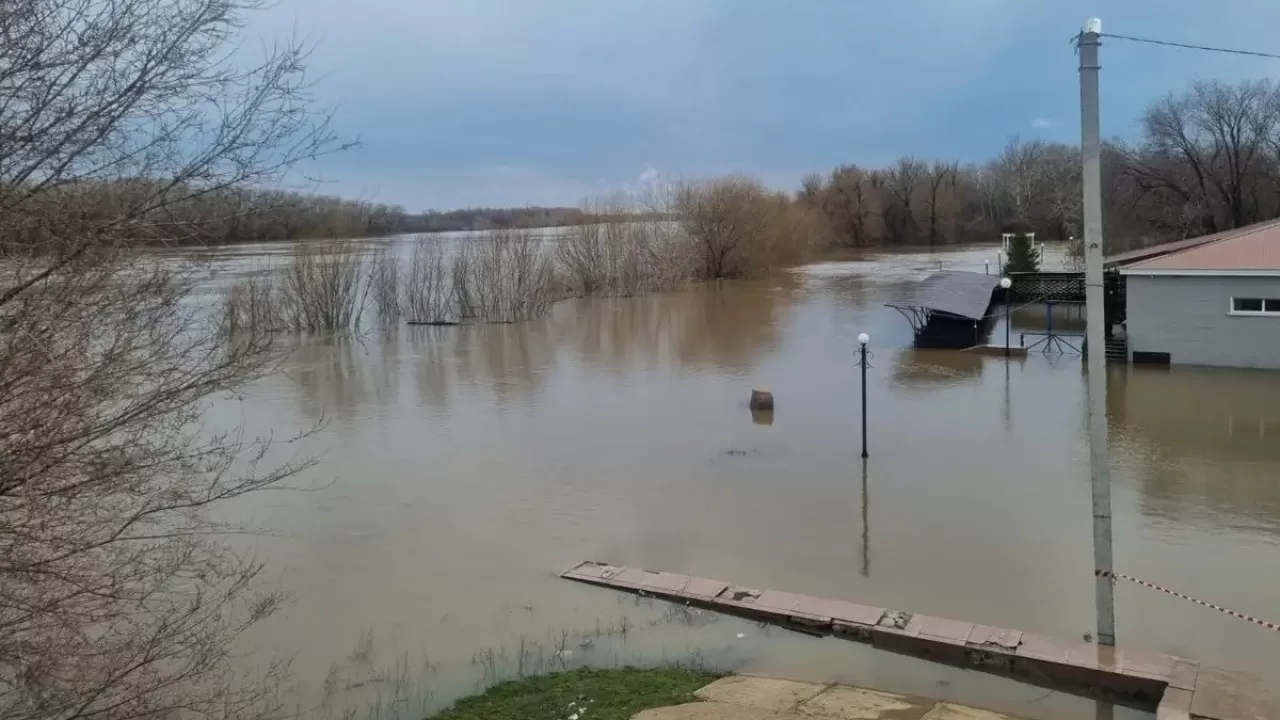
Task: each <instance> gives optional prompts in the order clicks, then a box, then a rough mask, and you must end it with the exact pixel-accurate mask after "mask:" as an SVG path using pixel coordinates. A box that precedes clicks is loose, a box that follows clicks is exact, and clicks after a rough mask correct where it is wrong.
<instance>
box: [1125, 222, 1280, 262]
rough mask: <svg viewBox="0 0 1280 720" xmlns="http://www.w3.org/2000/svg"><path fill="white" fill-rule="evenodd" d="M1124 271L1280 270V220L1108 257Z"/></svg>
mask: <svg viewBox="0 0 1280 720" xmlns="http://www.w3.org/2000/svg"><path fill="white" fill-rule="evenodd" d="M1107 264H1108V265H1112V266H1119V267H1120V268H1121V273H1123V274H1146V273H1165V274H1180V273H1195V274H1214V273H1222V274H1228V275H1229V274H1248V273H1266V274H1271V273H1277V274H1280V220H1270V221H1267V222H1262V223H1257V224H1255V225H1248V226H1246V227H1242V228H1236V229H1234V230H1227V231H1225V232H1220V233H1215V234H1213V235H1205V236H1203V237H1198V238H1192V239H1190V240H1179V241H1178V242H1172V243H1166V244H1164V245H1156V246H1154V247H1149V248H1144V249H1142V250H1133V251H1130V252H1127V253H1120V254H1119V255H1115V256H1112V257H1109V258H1107Z"/></svg>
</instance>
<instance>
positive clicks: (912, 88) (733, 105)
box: [253, 0, 1280, 210]
mask: <svg viewBox="0 0 1280 720" xmlns="http://www.w3.org/2000/svg"><path fill="white" fill-rule="evenodd" d="M1091 14H1094V15H1100V16H1101V17H1102V19H1103V25H1104V28H1103V29H1104V32H1113V33H1120V34H1128V35H1138V36H1150V37H1157V38H1163V39H1171V40H1179V41H1184V42H1191V43H1200V44H1212V45H1228V46H1232V47H1241V48H1248V49H1255V50H1263V51H1272V52H1280V36H1277V35H1276V34H1275V28H1277V27H1280V0H1212V1H1210V0H1107V1H1106V2H1102V0H1092V2H1089V1H1086V2H1061V1H1059V0H360V1H359V2H356V1H353V0H279V2H278V3H277V4H276V5H275V7H273V8H272V9H271V10H269V11H267V13H266V14H264V15H259V16H257V17H256V18H255V20H254V25H253V30H254V31H256V32H260V33H264V34H272V33H275V34H280V33H283V34H290V33H293V32H294V31H295V29H296V31H297V32H298V33H300V34H302V35H307V36H310V37H311V38H312V39H313V40H314V41H315V42H316V43H318V47H317V49H316V51H315V53H314V55H313V57H312V59H311V62H310V66H311V68H312V75H313V76H314V77H315V78H316V79H317V80H319V85H318V87H317V88H316V94H317V97H318V99H319V100H320V101H321V102H322V103H326V104H331V105H333V106H335V107H336V124H337V128H338V130H339V132H340V133H341V134H342V135H343V136H344V137H346V138H350V137H357V136H358V137H359V138H360V139H361V141H362V143H363V145H362V147H361V149H359V150H357V151H354V152H351V153H346V154H343V155H341V156H338V157H334V158H330V159H327V160H325V161H323V162H322V163H320V164H319V165H318V166H316V167H313V168H310V172H311V173H312V174H316V175H318V176H319V177H320V178H322V180H323V183H322V184H320V185H319V186H317V187H316V188H315V189H316V190H318V191H320V192H325V193H330V194H341V195H345V196H349V197H361V198H365V199H370V200H374V201H379V202H389V203H400V204H403V205H405V206H406V207H408V208H409V209H411V210H421V209H426V208H437V209H443V208H452V207H461V206H474V205H495V206H496V205H503V206H506V205H553V204H554V205H576V204H578V202H579V201H580V200H581V199H583V198H584V197H585V196H588V195H593V194H599V193H602V192H605V191H609V190H615V189H622V188H626V187H629V186H634V185H636V184H638V183H641V182H642V181H643V180H644V179H647V178H651V177H654V176H657V175H661V176H667V177H687V178H692V177H704V176H710V175H716V174H723V173H729V172H740V173H745V174H749V175H753V176H755V177H758V178H760V179H761V180H763V181H765V182H766V183H768V184H769V185H771V186H774V187H777V188H780V189H794V188H795V187H797V186H798V184H799V180H800V178H801V177H802V176H803V175H804V174H805V173H807V172H811V171H827V170H829V169H830V168H831V167H833V166H835V165H837V164H839V163H845V162H856V163H861V164H881V163H887V162H890V161H891V160H892V159H894V158H895V157H898V156H900V155H903V154H910V153H914V154H917V155H920V156H923V157H926V158H946V159H956V160H960V161H974V160H981V159H984V158H987V157H989V156H991V155H992V154H994V153H996V152H998V151H999V149H1000V148H1001V147H1002V146H1003V145H1004V143H1005V142H1006V140H1007V139H1008V138H1009V137H1010V136H1011V135H1013V134H1015V133H1016V134H1021V135H1022V136H1024V137H1028V138H1030V137H1043V138H1048V139H1053V140H1064V141H1069V142H1075V141H1076V140H1077V139H1078V137H1079V118H1078V110H1077V101H1078V87H1077V84H1076V58H1075V55H1074V53H1073V51H1072V47H1071V44H1070V42H1069V39H1070V37H1071V36H1072V35H1073V34H1074V33H1075V32H1076V31H1077V30H1078V29H1079V27H1080V26H1081V25H1082V23H1083V21H1084V20H1085V19H1086V18H1087V17H1088V16H1089V15H1091ZM1102 57H1103V108H1104V110H1103V132H1104V134H1105V135H1107V136H1114V135H1120V136H1132V135H1133V133H1134V130H1135V121H1136V118H1137V116H1138V114H1139V113H1140V111H1141V109H1142V107H1143V106H1144V105H1145V104H1146V103H1147V102H1148V101H1150V100H1151V99H1152V98H1154V97H1156V96H1159V95H1161V94H1164V93H1167V92H1169V91H1170V90H1178V89H1181V88H1184V87H1185V86H1187V85H1188V84H1189V83H1190V82H1191V81H1192V80H1194V79H1209V78H1222V79H1227V80H1238V79H1242V78H1261V77H1267V76H1271V77H1275V76H1277V75H1280V61H1276V60H1266V59H1257V58H1243V57H1238V56H1229V55H1218V54H1208V53H1200V52H1193V51H1189V50H1176V49H1171V48H1161V47H1154V46H1149V45H1134V44H1132V43H1128V42H1121V41H1118V40H1117V41H1111V42H1106V43H1104V46H1103V49H1102Z"/></svg>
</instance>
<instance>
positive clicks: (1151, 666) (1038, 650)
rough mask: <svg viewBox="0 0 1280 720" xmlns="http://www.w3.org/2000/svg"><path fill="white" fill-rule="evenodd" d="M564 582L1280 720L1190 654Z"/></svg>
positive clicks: (1243, 681) (681, 590)
mask: <svg viewBox="0 0 1280 720" xmlns="http://www.w3.org/2000/svg"><path fill="white" fill-rule="evenodd" d="M561 577H563V578H565V579H568V580H574V581H576V582H582V583H587V584H590V585H597V586H600V587H606V588H611V589H614V590H619V591H622V592H627V593H633V594H637V595H645V596H651V597H657V598H661V599H665V600H669V601H672V602H678V603H681V604H683V605H692V606H697V607H702V608H706V609H709V610H713V611H716V612H719V613H722V614H725V615H732V616H736V617H742V618H746V619H749V620H754V621H758V622H765V623H769V624H771V625H777V626H779V627H784V628H788V629H791V630H796V631H798V632H803V633H807V634H810V635H815V636H831V637H836V638H841V639H845V640H853V641H856V642H863V643H868V644H870V645H872V646H873V647H877V648H880V649H883V650H888V651H890V652H895V653H899V654H904V655H912V656H915V657H919V658H924V659H927V660H934V661H937V662H942V663H946V664H948V665H954V666H957V667H962V668H969V669H974V670H980V671H983V672H988V673H993V674H998V675H1005V676H1009V677H1014V678H1017V679H1020V680H1024V681H1027V682H1031V683H1034V684H1037V685H1041V686H1044V687H1049V688H1052V689H1061V690H1068V691H1071V692H1075V693H1078V694H1081V695H1086V696H1090V697H1098V698H1102V699H1107V700H1112V701H1116V702H1120V703H1123V704H1128V705H1133V706H1135V707H1138V708H1141V709H1148V710H1155V711H1156V713H1157V715H1156V717H1157V718H1158V720H1190V718H1203V719H1204V720H1261V719H1262V718H1280V711H1278V710H1277V709H1276V708H1274V707H1272V706H1270V705H1268V704H1267V702H1266V700H1265V693H1264V692H1263V691H1262V690H1261V689H1260V688H1258V687H1257V686H1256V685H1254V684H1253V683H1251V682H1250V679H1249V678H1247V677H1246V676H1240V675H1234V674H1230V673H1225V672H1220V671H1214V670H1209V669H1204V670H1202V669H1201V668H1200V665H1199V663H1197V662H1196V661H1194V660H1188V659H1185V658H1178V657H1172V656H1168V655H1160V654H1156V653H1148V652H1141V651H1136V650H1130V649H1123V650H1121V649H1117V648H1111V647H1102V646H1098V645H1093V644H1089V643H1080V642H1076V643H1070V642H1061V641H1057V640H1053V639H1050V638H1047V637H1043V636H1040V635H1036V634H1033V633H1028V632H1023V631H1021V630H1012V629H1008V628H998V627H990V626H985V625H978V624H976V623H971V622H964V621H960V620H949V619H946V618H940V617H931V616H928V615H921V614H919V613H911V612H905V611H901V610H889V609H887V608H880V607H872V606H867V605H859V604H857V603H853V602H848V601H845V600H832V599H828V598H819V597H812V596H809V595H798V594H795V593H789V592H782V591H778V590H756V589H752V588H744V587H738V586H736V585H733V584H731V583H727V582H724V581H721V580H711V579H708V578H700V577H694V576H690V575H680V574H676V573H668V572H650V571H647V570H641V569H639V568H633V567H627V566H615V565H608V564H605V563H599V562H584V563H580V564H578V565H577V566H575V567H574V568H573V569H571V570H568V571H567V572H565V573H563V574H562V575H561Z"/></svg>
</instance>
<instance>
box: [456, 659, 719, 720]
mask: <svg viewBox="0 0 1280 720" xmlns="http://www.w3.org/2000/svg"><path fill="white" fill-rule="evenodd" d="M716 677H717V676H716V675H712V674H709V673H704V672H698V671H695V670H684V669H680V668H661V669H656V670H641V669H638V668H622V669H619V670H591V669H584V670H572V671H570V672H562V673H555V674H552V675H541V676H538V677H530V678H525V679H523V680H511V681H508V682H504V683H499V684H497V685H494V686H493V687H491V688H489V689H488V690H486V691H485V692H484V693H482V694H480V695H476V696H473V697H469V698H464V699H462V700H459V701H458V703H457V704H456V705H454V706H453V707H451V708H449V709H448V710H445V711H444V712H442V713H440V714H438V715H435V716H434V720H557V719H558V720H568V719H569V718H570V717H571V716H572V715H574V714H575V713H576V714H578V716H579V718H580V720H628V719H629V718H630V717H631V716H632V715H635V714H636V713H638V712H640V711H641V710H648V709H649V708H656V707H664V706H667V705H680V704H682V703H687V702H693V700H694V699H695V698H694V697H693V691H694V690H697V689H698V688H700V687H702V686H703V685H706V684H707V683H709V682H711V681H712V680H715V679H716ZM571 703H572V705H570V704H571ZM583 708H585V711H584V710H582V709H583Z"/></svg>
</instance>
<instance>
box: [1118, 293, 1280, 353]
mask: <svg viewBox="0 0 1280 720" xmlns="http://www.w3.org/2000/svg"><path fill="white" fill-rule="evenodd" d="M1126 279H1127V282H1128V286H1127V288H1126V293H1127V295H1126V303H1127V306H1128V308H1127V309H1128V322H1127V324H1126V327H1127V329H1128V332H1129V351H1130V352H1133V351H1139V352H1141V351H1147V352H1165V353H1169V355H1170V360H1171V362H1173V363H1176V364H1179V365H1218V366H1225V367H1255V368H1280V316H1277V317H1248V316H1239V315H1229V314H1228V312H1229V311H1230V309H1231V297H1232V296H1233V295H1234V296H1235V297H1261V298H1267V297H1269V298H1280V278H1269V277H1207V276H1170V275H1158V276H1152V275H1129V276H1128V277H1127V278H1126Z"/></svg>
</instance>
